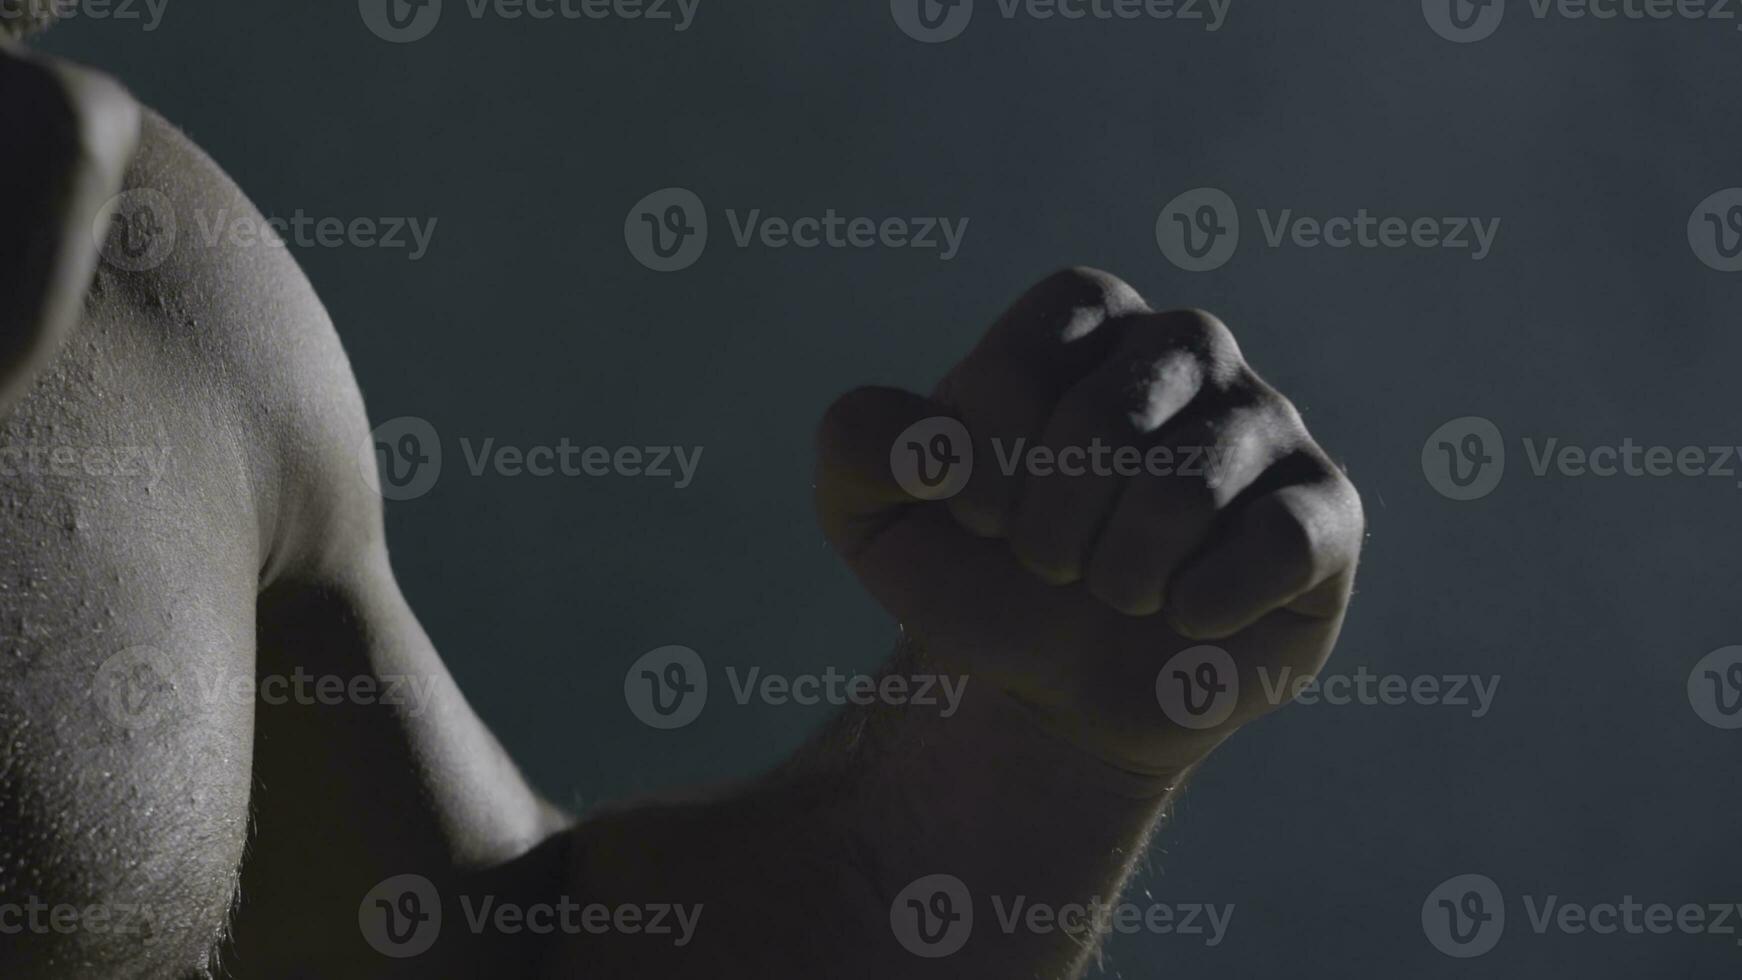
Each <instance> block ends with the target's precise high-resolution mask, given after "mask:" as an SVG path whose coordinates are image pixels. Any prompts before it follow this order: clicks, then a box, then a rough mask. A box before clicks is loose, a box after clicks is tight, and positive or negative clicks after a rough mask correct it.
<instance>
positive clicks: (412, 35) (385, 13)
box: [357, 0, 442, 44]
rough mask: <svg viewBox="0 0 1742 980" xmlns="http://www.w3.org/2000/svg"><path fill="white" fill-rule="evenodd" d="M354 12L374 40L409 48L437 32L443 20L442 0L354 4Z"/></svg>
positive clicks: (373, 0) (360, 0)
mask: <svg viewBox="0 0 1742 980" xmlns="http://www.w3.org/2000/svg"><path fill="white" fill-rule="evenodd" d="M357 10H358V12H359V13H361V14H362V15H363V23H365V24H367V25H368V26H369V30H370V31H372V32H374V34H375V36H376V37H378V38H380V39H381V40H383V41H391V42H393V43H394V44H408V43H410V42H412V41H421V40H423V39H424V38H426V37H429V34H430V32H431V31H433V30H435V29H436V24H438V23H440V21H441V19H442V0H357Z"/></svg>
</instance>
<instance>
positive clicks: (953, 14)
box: [889, 0, 1233, 44]
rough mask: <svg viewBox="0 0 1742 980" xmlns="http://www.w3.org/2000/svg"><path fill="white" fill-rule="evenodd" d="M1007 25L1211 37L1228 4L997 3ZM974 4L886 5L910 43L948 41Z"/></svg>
mask: <svg viewBox="0 0 1742 980" xmlns="http://www.w3.org/2000/svg"><path fill="white" fill-rule="evenodd" d="M997 4H998V14H999V16H1001V17H1003V18H1004V19H1005V20H1007V21H1011V20H1016V19H1017V18H1019V17H1020V18H1025V19H1028V20H1032V21H1036V22H1039V23H1052V22H1055V21H1064V22H1067V23H1068V22H1075V21H1085V20H1090V21H1121V22H1127V23H1128V22H1131V21H1137V20H1150V21H1164V22H1170V23H1177V24H1181V25H1191V26H1197V27H1199V28H1200V29H1202V30H1203V31H1204V32H1205V33H1207V34H1213V33H1215V32H1216V31H1219V30H1221V29H1222V25H1223V24H1225V23H1227V20H1228V10H1229V8H1230V7H1232V6H1233V0H997ZM974 5H975V0H890V3H889V12H890V14H891V15H892V16H893V17H894V18H895V24H896V26H897V27H899V28H901V32H902V33H903V34H906V35H907V36H908V37H911V38H913V39H914V40H915V41H920V42H923V43H925V44H940V43H942V42H944V41H953V40H955V39H956V38H958V37H960V36H961V35H962V32H963V31H965V30H967V29H968V24H969V23H970V22H972V21H973V19H974Z"/></svg>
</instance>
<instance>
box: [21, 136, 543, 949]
mask: <svg viewBox="0 0 1742 980" xmlns="http://www.w3.org/2000/svg"><path fill="white" fill-rule="evenodd" d="M127 186H128V188H129V189H131V190H138V189H142V188H145V189H150V190H151V191H154V192H156V193H157V194H161V195H162V197H160V198H157V197H154V198H153V200H154V201H157V202H159V203H158V206H160V207H161V206H164V203H165V202H166V203H167V206H168V207H170V208H171V209H172V210H173V212H174V214H175V216H176V220H177V223H178V224H179V226H180V228H181V229H182V233H181V234H180V235H179V236H178V240H177V241H176V243H175V246H174V248H173V249H172V250H171V251H170V252H169V253H168V256H167V259H166V260H165V261H163V262H162V264H160V265H157V266H156V267H155V268H150V269H139V270H132V271H130V270H128V269H125V268H121V267H118V266H117V265H115V264H112V263H105V264H104V265H103V266H102V267H101V268H100V269H99V271H98V274H97V278H96V282H95V284H94V286H93V288H92V290H91V293H90V296H89V298H88V301H87V304H86V310H85V315H84V316H83V317H82V319H81V322H80V323H79V324H78V326H77V328H76V329H75V331H74V333H73V334H72V336H70V337H69V338H68V339H67V340H66V341H65V342H64V344H63V345H62V348H61V350H60V351H59V352H58V353H57V354H56V355H55V357H54V359H53V360H52V362H50V364H49V365H48V367H47V368H46V370H45V371H44V373H43V374H42V376H41V377H40V378H39V380H38V381H37V382H36V384H35V385H34V387H33V388H32V389H31V391H30V393H29V394H28V395H27V396H26V397H25V399H24V400H23V402H22V403H21V404H20V405H19V406H18V407H17V409H16V410H15V411H14V412H12V414H11V415H10V416H9V417H7V418H6V419H5V420H4V424H3V425H0V453H3V454H4V455H0V541H3V542H5V546H4V550H0V908H16V909H17V910H18V911H16V912H14V913H13V922H7V921H5V920H4V919H0V928H4V927H6V926H8V925H13V924H16V925H18V926H20V927H22V929H23V930H24V931H22V932H20V933H17V934H15V935H14V936H9V937H7V941H6V942H0V976H6V977H32V976H53V977H76V976H103V977H110V976H166V975H167V976H173V975H186V976H199V975H202V971H204V970H207V969H209V967H210V962H211V960H212V958H213V957H214V955H216V954H218V953H219V952H220V951H222V954H223V956H224V957H225V959H226V963H225V968H226V969H228V970H229V971H230V972H231V973H232V974H233V975H237V976H261V975H295V974H296V973H297V972H299V971H304V970H306V971H312V973H311V975H313V973H318V974H319V975H323V976H349V975H356V976H374V975H390V974H391V969H390V967H391V966H392V965H393V964H392V963H391V962H390V961H387V960H384V959H382V958H380V957H379V956H378V955H376V954H374V953H373V952H372V951H371V950H369V948H368V947H367V946H366V945H365V944H364V943H363V941H362V937H361V936H360V935H359V933H358V930H357V924H356V923H357V905H358V902H359V901H361V899H362V898H363V896H364V894H365V892H367V891H368V889H369V888H370V887H371V886H372V885H373V884H374V883H375V882H377V881H379V880H381V879H382V878H385V877H388V876H389V875H391V874H397V873H406V872H415V873H421V874H424V875H426V876H428V877H430V878H432V879H435V880H438V881H446V880H450V879H454V880H458V879H461V878H464V877H466V876H469V875H477V874H491V875H500V874H501V873H502V871H501V870H500V869H501V867H502V866H503V865H504V864H505V863H506V862H509V861H510V860H511V859H513V858H515V857H517V856H519V855H522V854H524V853H525V852H527V851H528V850H529V849H531V848H533V847H534V845H536V844H537V843H538V842H539V841H541V840H544V839H545V838H546V837H548V836H549V835H550V834H551V832H552V831H554V830H556V829H557V828H559V827H560V826H561V825H562V822H563V818H562V817H561V816H560V815H559V814H557V813H556V812H555V811H553V810H552V809H551V808H549V807H548V806H546V805H544V804H543V803H541V802H540V801H539V800H538V799H537V798H536V797H535V796H534V794H532V793H531V792H530V790H528V789H527V788H526V787H525V785H524V783H523V781H522V780H521V779H520V777H519V775H518V773H517V772H515V770H514V768H513V767H512V765H511V764H509V762H508V761H507V759H506V757H505V756H504V755H503V754H502V752H501V750H500V748H499V747H498V746H497V745H496V744H495V742H494V741H493V740H492V739H491V738H490V736H489V735H488V733H487V732H485V731H484V730H483V728H482V727H481V726H480V725H479V724H478V723H477V721H476V719H475V718H474V717H473V716H472V715H471V713H470V710H469V709H468V708H467V707H466V705H465V703H464V701H463V699H461V698H460V697H459V695H458V694H457V692H455V691H454V690H453V688H452V685H451V682H450V681H449V680H448V677H447V674H446V673H445V671H444V670H443V669H442V668H441V665H440V662H439V660H438V659H437V658H436V657H435V654H434V652H433V650H431V649H430V647H429V644H428V642H427V640H426V639H425V637H424V636H423V634H422V631H421V630H420V629H419V628H418V626H417V623H416V621H415V619H414V618H413V617H412V616H411V614H410V612H409V611H408V610H407V609H406V608H405V606H404V603H403V600H402V599H401V598H400V597H399V594H398V591H397V588H396V587H395V586H394V584H393V580H392V576H391V572H390V570H389V568H388V566H387V562H386V551H385V547H384V545H383V543H382V539H381V520H380V510H379V501H378V500H377V499H376V498H375V497H374V496H373V495H372V492H371V491H370V489H369V487H368V485H367V484H366V483H365V482H364V480H363V478H362V475H361V471H360V469H359V467H358V464H357V459H358V455H359V454H358V452H357V450H358V449H359V447H361V446H362V444H363V440H364V439H366V438H367V431H368V425H367V423H366V421H365V418H366V416H365V414H364V411H363V408H362V403H361V398H360V397H359V395H358V393H357V390H356V387H355V384H354V382H353V380H352V378H351V375H350V371H349V368H348V366H347V364H346V362H345V358H344V355H343V352H342V349H341V348H340V346H339V344H338V341H337V337H336V334H335V333H334V330H333V328H332V326H331V324H330V322H329V321H328V319H327V316H326V313H325V311H324V310H323V309H322V307H321V305H320V303H319V301H318V300H317V298H316V297H315V295H314V293H313V291H312V289H311V288H310V287H309V285H308V283H307V281H306V280H305V279H304V277H303V276H302V274H301V272H300V271H299V270H298V269H297V268H296V265H295V263H294V261H293V260H292V259H291V258H290V257H289V255H288V253H287V252H285V251H284V250H283V249H279V248H272V247H266V246H256V247H251V248H250V247H235V246H232V245H220V246H210V245H208V244H207V243H206V242H205V241H204V240H203V239H202V238H201V237H200V236H199V235H198V234H197V227H198V225H197V220H199V219H200V218H202V217H203V218H204V220H208V221H209V220H211V216H212V215H213V214H215V213H217V212H218V211H219V210H223V209H227V210H228V211H229V212H230V213H231V214H237V213H241V214H246V215H254V214H255V212H254V210H253V208H252V207H251V206H250V205H248V204H247V202H246V201H245V200H244V199H243V198H242V196H241V194H240V192H239V191H238V190H236V188H235V187H234V185H233V184H232V183H231V182H230V181H229V180H228V178H226V177H225V176H224V175H223V174H222V172H221V171H219V170H218V168H217V167H216V166H215V165H214V164H213V163H212V162H211V161H210V160H208V159H206V158H205V157H204V156H203V155H202V154H200V153H199V151H198V150H197V149H196V148H194V147H193V146H192V145H191V144H190V143H189V142H188V141H187V140H186V139H185V138H184V137H182V136H181V135H180V134H179V133H177V132H176V131H174V130H173V129H172V128H171V127H169V126H168V125H167V124H165V123H164V122H162V121H161V120H159V119H156V118H155V117H152V118H149V119H148V120H147V122H146V125H145V128H144V133H143V135H142V140H141V148H140V152H139V155H138V157H137V159H136V161H135V163H134V165H133V167H132V169H131V171H130V173H129V176H128V179H127ZM298 673H301V674H304V675H309V676H332V677H339V678H345V679H350V678H355V677H358V676H364V675H380V674H401V675H407V676H409V677H411V678H413V679H415V680H417V681H418V682H419V683H421V684H423V685H424V686H425V689H426V690H429V691H432V692H434V693H433V697H434V700H433V701H431V702H430V703H429V704H427V705H425V706H423V708H422V710H420V711H417V712H411V711H409V710H408V709H407V708H406V707H405V706H403V705H401V706H392V705H383V704H380V703H340V704H329V703H315V704H308V703H299V702H298V699H296V698H294V697H293V698H288V699H286V698H282V697H280V698H277V699H275V701H276V702H278V703H266V702H264V701H263V700H262V699H260V698H259V697H257V696H254V692H255V691H256V690H257V688H256V686H255V685H256V684H258V683H264V682H265V681H266V679H267V678H293V677H294V676H295V675H297V674H298ZM281 683H282V682H281ZM238 692H240V693H238ZM530 860H531V859H528V862H522V863H523V864H525V863H529V862H530ZM541 866H542V865H541ZM492 869H497V870H492ZM92 906H97V907H99V908H101V909H103V910H104V913H105V918H106V919H108V920H110V921H109V922H107V923H97V922H93V921H92V916H91V914H90V912H89V909H90V908H91V907H92ZM57 907H59V908H65V909H69V910H71V909H76V910H78V911H77V912H76V913H75V912H69V911H62V912H59V913H58V915H59V919H58V920H57V919H55V918H54V916H55V915H56V914H57V913H54V912H53V911H52V910H53V909H55V908H57ZM32 909H36V911H35V912H34V913H33V912H32ZM69 922H70V923H72V926H71V928H66V926H67V924H68V923H69ZM232 933H233V936H234V938H233V941H232V942H228V943H226V942H225V938H226V936H229V935H231V934H232ZM19 938H22V939H23V940H24V941H22V942H20V941H17V940H18V939H19ZM428 967H429V964H428V962H427V961H426V962H425V963H424V972H427V970H428ZM412 972H417V971H416V970H413V971H412Z"/></svg>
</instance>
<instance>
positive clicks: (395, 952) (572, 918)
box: [357, 874, 704, 959]
mask: <svg viewBox="0 0 1742 980" xmlns="http://www.w3.org/2000/svg"><path fill="white" fill-rule="evenodd" d="M457 897H458V901H459V906H460V922H462V923H463V924H464V927H465V929H466V930H467V931H468V932H470V933H472V934H473V935H483V934H486V933H494V934H500V935H505V936H520V935H528V934H530V935H534V936H550V935H568V936H580V935H588V936H603V935H612V934H615V935H622V936H643V937H651V938H653V939H656V940H661V941H665V942H669V943H671V944H672V945H673V946H677V947H683V946H688V945H689V944H690V943H691V942H692V941H693V940H694V939H695V935H696V930H697V928H698V927H699V926H700V924H701V919H702V911H703V908H704V906H703V905H702V904H701V903H699V902H697V903H694V904H685V903H681V902H638V903H623V904H605V903H603V902H577V901H575V900H574V899H572V898H570V897H569V896H568V895H562V896H559V897H558V898H557V899H556V900H555V901H551V902H533V903H521V902H513V901H508V900H506V899H503V898H501V897H500V896H497V895H490V894H486V895H469V894H461V895H459V896H457ZM444 920H446V921H453V917H452V916H445V915H444V914H443V901H442V895H441V893H440V891H439V890H438V889H437V888H436V886H435V883H434V882H432V881H430V880H429V879H428V878H426V877H424V876H422V875H418V874H401V875H395V876H393V877H391V878H388V879H386V880H385V881H382V882H380V883H378V884H377V885H376V886H375V887H374V888H371V889H370V890H369V892H368V894H366V895H364V896H363V901H362V902H361V903H359V904H358V906H357V927H358V929H359V930H360V931H361V932H362V934H363V939H364V941H366V942H367V943H368V944H369V945H370V946H371V947H373V948H374V949H375V951H376V952H378V953H380V954H381V955H383V956H388V957H391V958H393V959H409V958H411V957H414V956H420V955H422V954H423V953H426V952H428V951H429V949H430V947H432V946H434V945H435V942H436V940H437V939H438V938H439V937H440V936H441V931H442V924H443V922H444Z"/></svg>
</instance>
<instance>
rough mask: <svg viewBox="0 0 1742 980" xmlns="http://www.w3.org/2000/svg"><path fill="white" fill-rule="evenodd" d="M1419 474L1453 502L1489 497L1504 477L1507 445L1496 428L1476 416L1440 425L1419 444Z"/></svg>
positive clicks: (1491, 423) (1468, 416)
mask: <svg viewBox="0 0 1742 980" xmlns="http://www.w3.org/2000/svg"><path fill="white" fill-rule="evenodd" d="M1421 472H1422V474H1423V475H1424V476H1426V477H1427V482H1428V483H1429V484H1431V485H1432V486H1433V488H1434V489H1435V490H1438V491H1439V492H1440V494H1441V495H1442V496H1445V497H1449V498H1451V499H1452V500H1476V499H1478V498H1481V497H1486V496H1488V495H1489V494H1491V493H1493V492H1494V488H1495V487H1497V486H1499V485H1500V478H1501V477H1502V476H1504V475H1505V474H1506V443H1505V441H1504V440H1502V439H1501V438H1500V429H1499V427H1498V426H1496V425H1495V424H1494V423H1493V422H1490V421H1488V420H1487V419H1485V418H1481V417H1480V416H1476V415H1467V416H1465V417H1463V418H1461V419H1453V420H1452V421H1450V422H1447V423H1446V424H1445V425H1442V426H1440V427H1439V428H1437V429H1435V430H1434V432H1433V435H1430V436H1428V437H1427V442H1425V443H1423V444H1422V447H1421Z"/></svg>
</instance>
